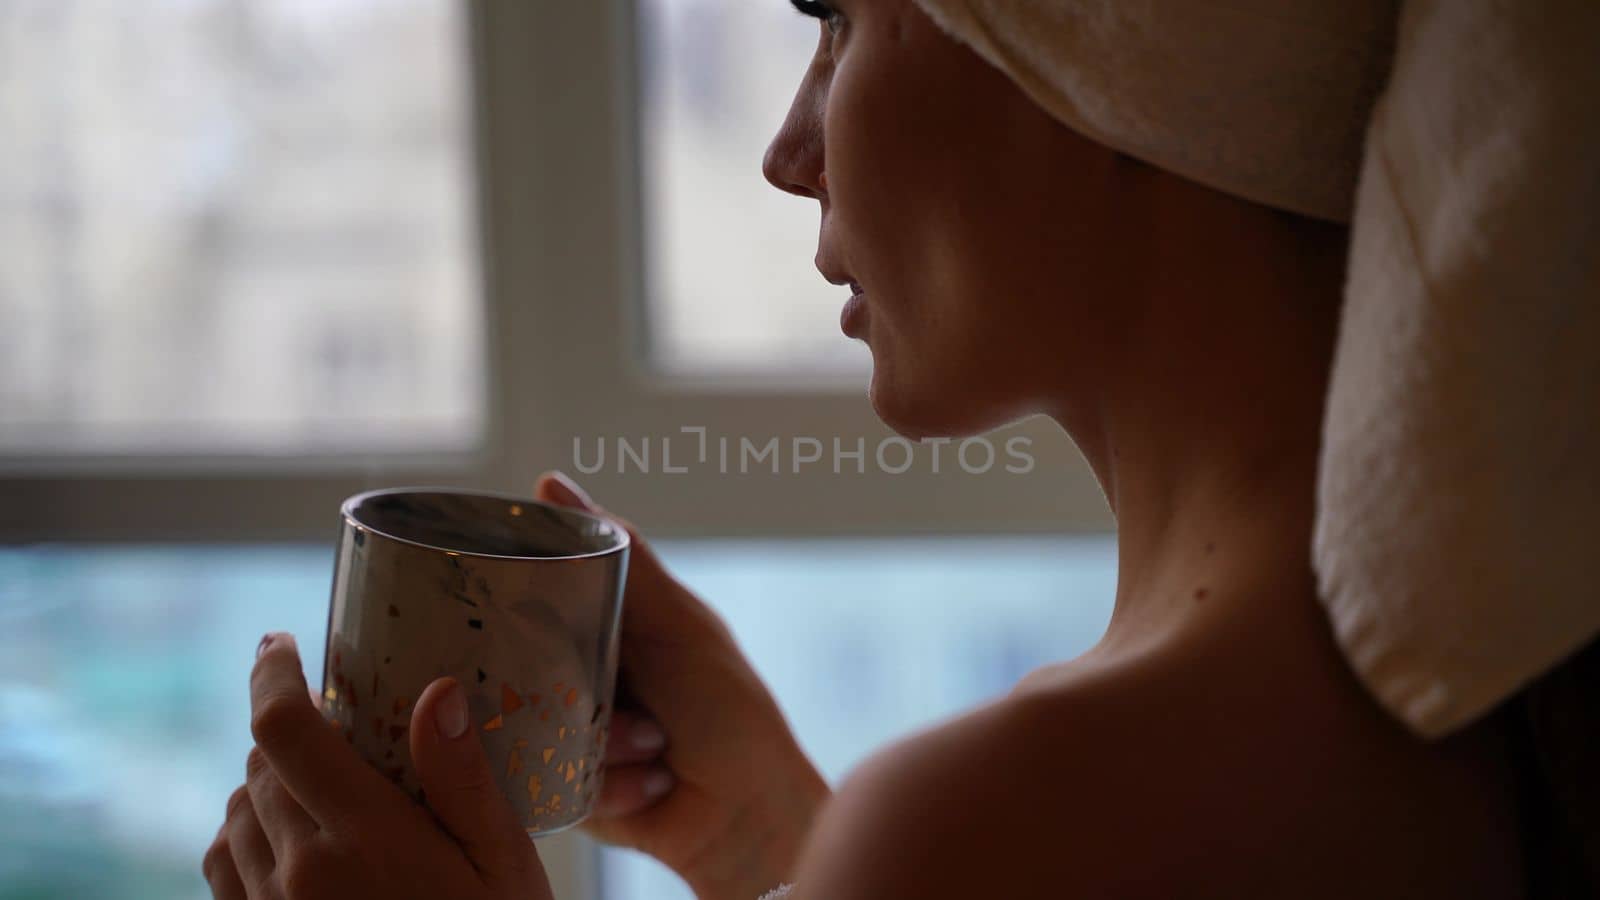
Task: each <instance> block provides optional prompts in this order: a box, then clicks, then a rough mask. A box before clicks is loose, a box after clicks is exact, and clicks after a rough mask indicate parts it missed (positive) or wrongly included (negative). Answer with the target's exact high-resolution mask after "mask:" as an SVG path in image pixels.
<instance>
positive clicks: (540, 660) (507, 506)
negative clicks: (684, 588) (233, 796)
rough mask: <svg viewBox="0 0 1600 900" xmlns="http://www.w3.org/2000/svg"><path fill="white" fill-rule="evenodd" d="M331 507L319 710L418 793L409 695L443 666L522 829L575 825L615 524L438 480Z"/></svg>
mask: <svg viewBox="0 0 1600 900" xmlns="http://www.w3.org/2000/svg"><path fill="white" fill-rule="evenodd" d="M340 511H341V513H342V518H343V524H342V525H341V528H340V534H339V546H338V557H337V561H336V564H335V567H334V573H333V596H332V602H331V604H330V608H329V611H328V641H327V654H326V662H325V664H324V669H323V681H322V712H323V715H324V716H325V717H326V718H327V719H329V720H330V722H332V723H333V724H334V726H335V727H337V728H339V729H340V730H341V731H342V732H343V733H344V735H345V737H346V738H347V739H348V740H349V741H350V742H351V743H352V744H354V745H355V747H356V750H357V751H358V752H360V754H361V755H362V756H363V757H365V758H366V760H367V761H368V762H370V763H371V764H372V765H373V766H375V767H377V768H378V770H379V771H381V772H383V773H384V774H385V775H386V776H388V778H389V779H390V780H391V781H393V782H395V783H396V784H398V785H399V786H400V787H401V788H402V789H404V790H405V791H406V792H407V793H409V794H410V795H411V796H412V797H413V798H414V799H416V800H418V801H419V802H422V801H425V799H426V798H425V796H424V794H423V792H422V789H421V786H420V784H419V783H418V780H417V774H416V771H415V769H414V768H413V767H412V761H411V752H410V743H409V740H408V736H407V731H408V729H409V727H410V722H411V710H412V705H413V704H414V703H415V702H416V700H417V697H418V696H419V695H420V694H421V693H422V690H423V688H425V687H427V686H428V684H429V683H430V682H432V681H433V680H434V679H436V678H439V677H440V676H444V675H450V676H453V677H454V678H455V679H456V680H457V681H458V682H460V683H461V686H462V687H463V688H464V689H465V690H466V694H467V708H468V710H469V713H470V716H471V719H472V721H473V723H474V724H475V725H476V726H477V728H478V733H479V735H480V736H481V737H482V740H483V744H484V750H485V751H486V752H487V753H488V756H489V765H490V767H491V769H493V771H494V773H495V777H496V778H497V779H498V780H499V783H500V787H501V790H502V791H503V792H504V793H505V796H506V799H507V800H508V801H510V803H511V807H512V809H513V810H515V812H516V814H517V817H518V821H520V822H522V823H523V826H524V828H526V830H527V832H528V835H529V836H530V837H538V836H542V835H546V834H551V833H554V832H557V831H561V830H563V829H566V828H570V827H572V826H573V825H576V824H578V823H579V822H581V821H583V819H584V818H585V817H586V816H587V815H588V814H589V811H590V809H591V807H592V806H593V802H594V798H595V797H596V796H597V795H598V794H599V792H600V786H601V779H602V777H603V773H602V772H601V771H600V761H601V759H602V758H603V754H604V749H605V742H606V733H607V730H608V727H609V724H610V721H611V704H612V693H613V690H614V687H615V684H616V674H617V642H618V636H619V626H620V624H621V620H622V589H623V582H624V580H625V579H626V576H627V567H628V533H627V531H626V530H625V529H624V528H622V526H620V525H618V524H617V523H615V522H612V521H610V520H608V519H605V518H601V517H599V516H593V515H589V514H587V513H583V512H579V511H577V510H571V509H565V508H561V507H555V506H550V505H549V504H545V503H540V502H538V501H535V500H526V499H521V498H517V497H510V496H504V495H500V494H491V493H483V492H474V491H462V490H454V489H447V488H393V489H388V490H380V491H370V492H368V493H364V494H358V495H356V496H354V497H351V498H350V499H348V500H346V501H345V502H344V504H343V506H342V507H341V510H340Z"/></svg>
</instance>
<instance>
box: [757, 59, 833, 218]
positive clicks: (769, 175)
mask: <svg viewBox="0 0 1600 900" xmlns="http://www.w3.org/2000/svg"><path fill="white" fill-rule="evenodd" d="M824 97H825V95H824V94H823V93H822V92H821V91H820V90H818V86H817V79H816V77H815V72H814V71H812V72H808V73H807V75H806V78H805V80H804V81H802V82H801V84H800V90H799V91H798V92H797V93H796V94H795V98H794V103H793V104H791V105H790V107H789V114H788V115H787V116H786V117H784V120H783V124H782V125H780V126H779V127H778V133H777V134H776V135H774V136H773V138H772V143H770V144H768V145H767V152H766V155H765V157H763V159H762V161H761V174H762V175H764V176H766V179H767V181H768V183H770V184H771V185H772V186H773V187H775V188H777V189H778V190H780V191H784V192H785V193H789V194H794V195H795V196H797V197H810V198H812V199H814V200H821V199H822V197H823V195H824V193H825V187H824V181H823V175H822V170H823V154H822V147H823V140H822V108H823V105H824V102H825V100H824Z"/></svg>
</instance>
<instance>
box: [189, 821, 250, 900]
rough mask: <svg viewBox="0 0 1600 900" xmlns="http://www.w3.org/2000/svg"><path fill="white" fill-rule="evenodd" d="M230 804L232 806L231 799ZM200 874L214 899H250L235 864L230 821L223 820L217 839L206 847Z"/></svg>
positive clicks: (201, 861)
mask: <svg viewBox="0 0 1600 900" xmlns="http://www.w3.org/2000/svg"><path fill="white" fill-rule="evenodd" d="M229 806H230V807H231V806H232V802H231V800H230V802H229ZM200 874H201V875H204V876H205V879H206V884H207V885H210V887H211V898H212V900H249V895H248V894H246V893H245V889H244V882H243V881H242V880H241V879H240V878H239V868H238V867H237V866H235V865H234V864H233V851H232V850H231V849H230V848H229V846H228V823H227V822H223V823H222V828H221V829H219V830H218V832H217V838H216V840H214V841H212V842H211V846H210V847H209V848H207V849H206V855H205V857H204V858H202V859H201V860H200Z"/></svg>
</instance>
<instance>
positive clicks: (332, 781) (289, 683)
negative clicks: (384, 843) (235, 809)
mask: <svg viewBox="0 0 1600 900" xmlns="http://www.w3.org/2000/svg"><path fill="white" fill-rule="evenodd" d="M250 710H251V715H250V732H251V734H252V735H254V736H255V739H256V746H258V747H260V748H261V752H262V753H263V754H264V755H265V756H266V760H267V762H268V763H269V764H270V765H271V767H272V771H273V772H274V773H275V774H276V775H277V777H278V781H280V782H281V783H282V785H283V787H284V789H285V790H286V791H288V793H289V795H290V796H291V797H293V798H294V800H295V802H296V803H298V804H299V805H300V807H301V808H302V809H304V810H305V811H306V813H307V814H309V815H310V817H311V818H312V819H313V820H315V821H316V822H317V823H318V824H320V825H323V826H329V825H334V824H337V823H338V822H339V821H340V820H341V819H342V818H344V817H345V816H347V815H348V814H349V813H350V811H352V810H363V809H369V808H370V807H371V806H372V805H373V803H374V802H376V800H375V798H376V797H377V796H378V795H380V794H382V795H387V794H388V793H389V792H390V791H391V789H392V786H390V785H389V784H388V783H387V782H385V781H384V780H383V776H381V775H379V774H378V773H377V771H376V770H374V769H373V768H372V767H371V766H369V765H367V764H366V763H365V762H364V761H363V760H362V759H361V757H359V756H357V755H356V754H355V751H354V750H352V749H351V747H350V746H349V744H347V743H346V742H345V741H344V740H343V739H342V738H340V737H339V735H338V734H337V733H336V732H335V731H334V730H333V729H332V728H329V727H328V723H327V721H326V720H325V719H323V718H322V714H321V713H319V712H318V711H317V708H316V707H315V706H313V705H312V704H311V698H310V691H309V688H308V687H307V685H306V680H305V675H303V674H302V673H301V671H300V654H299V652H298V651H297V650H296V648H295V643H294V637H293V636H292V635H289V634H286V633H281V632H280V633H278V634H273V635H268V636H267V637H266V638H263V640H262V647H261V649H260V655H259V657H258V658H257V659H256V665H255V668H254V669H253V670H252V671H251V673H250Z"/></svg>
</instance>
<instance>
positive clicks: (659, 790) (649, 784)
mask: <svg viewBox="0 0 1600 900" xmlns="http://www.w3.org/2000/svg"><path fill="white" fill-rule="evenodd" d="M676 780H677V779H675V778H673V777H672V773H671V772H668V771H667V770H665V769H658V770H656V771H654V772H651V773H650V774H649V775H646V776H645V777H644V785H643V789H644V795H645V796H646V797H648V798H649V799H651V800H654V799H655V798H657V797H659V796H661V795H662V794H665V793H666V792H667V791H670V790H672V785H673V782H674V781H676Z"/></svg>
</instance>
